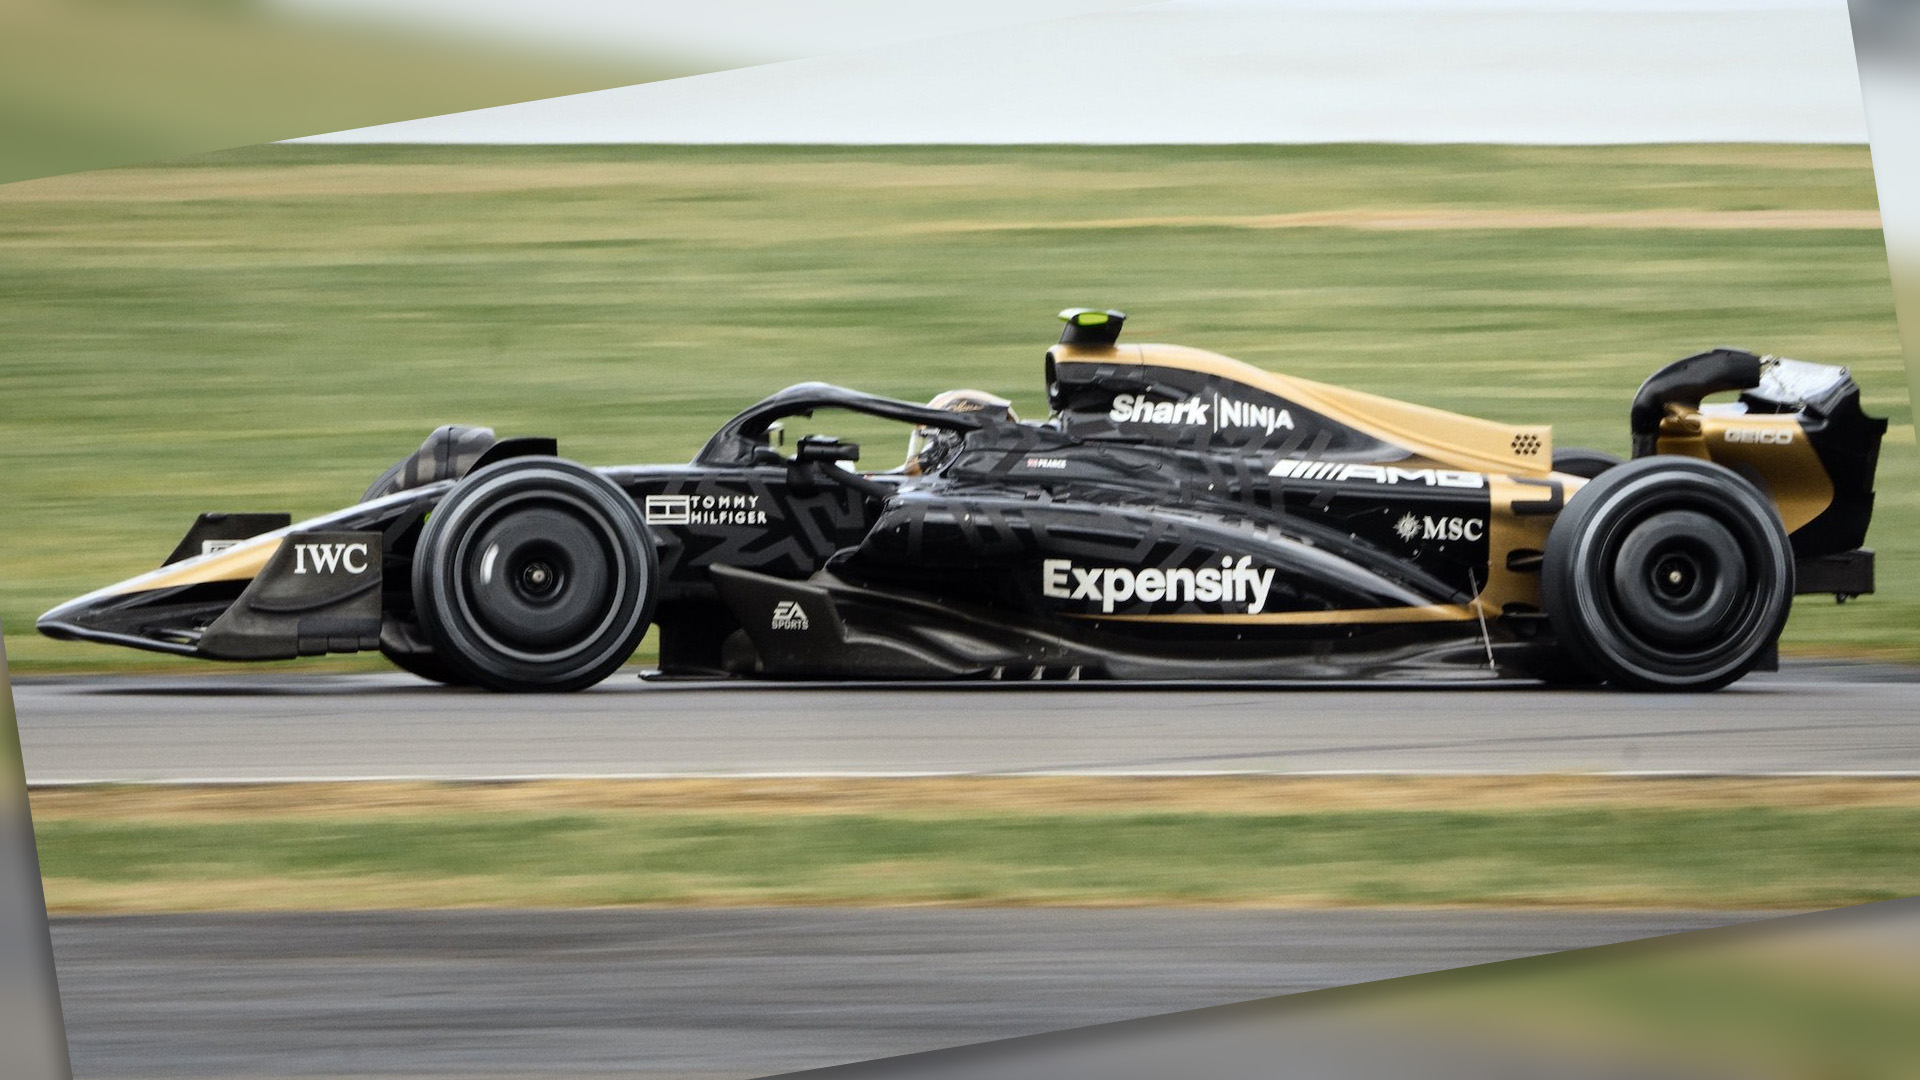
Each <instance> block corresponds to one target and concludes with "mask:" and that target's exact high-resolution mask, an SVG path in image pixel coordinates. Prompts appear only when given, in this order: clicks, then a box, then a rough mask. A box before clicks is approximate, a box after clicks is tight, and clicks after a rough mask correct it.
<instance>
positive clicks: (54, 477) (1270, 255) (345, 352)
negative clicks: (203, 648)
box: [0, 145, 1920, 672]
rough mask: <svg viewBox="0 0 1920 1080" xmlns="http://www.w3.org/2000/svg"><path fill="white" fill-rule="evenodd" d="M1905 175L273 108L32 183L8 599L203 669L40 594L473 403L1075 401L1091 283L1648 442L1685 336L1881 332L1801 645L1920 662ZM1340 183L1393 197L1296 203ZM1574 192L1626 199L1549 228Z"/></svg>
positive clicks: (610, 425)
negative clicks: (1870, 486) (1851, 539)
mask: <svg viewBox="0 0 1920 1080" xmlns="http://www.w3.org/2000/svg"><path fill="white" fill-rule="evenodd" d="M1874 207H1875V193H1874V186H1873V176H1872V171H1871V163H1870V160H1869V157H1868V153H1867V151H1866V149H1865V148H1864V147H1813V146H1730V145H1712V146H1652V147H1614V148H1605V147H1602V148H1529V147H1473V146H1448V147H1387V146H1337V147H1312V146H1306V147H1125V148H1099V147H1086V148H1073V147H1025V148H1022V147H998V148H994V147H965V148H939V147H893V148H834V147H788V148H760V147H709V148H684V147H639V146H635V147H605V148H599V147H565V148H554V147H520V148H477V147H445V148H411V147H351V146H275V147H256V148H250V149H245V150H239V151H231V152H225V153H222V154H218V155H213V156H208V157H202V158H196V159H190V160H185V161H181V162H177V163H173V164H168V165H160V166H151V167H139V168H126V169H117V170H110V171H103V172H96V173H89V174H84V175H78V176H70V177H60V178H53V179H47V180H39V181H33V182H29V183H21V184H13V185H9V186H7V187H4V188H0V295H4V296H6V298H7V303H6V304H5V305H4V307H3V308H0V339H3V340H5V341H6V347H5V352H4V359H0V428H3V429H4V430H5V431H6V432H7V434H8V437H7V439H6V440H5V445H4V446H0V500H4V505H5V506H6V507H7V512H6V514H5V516H4V518H0V626H4V627H5V628H6V629H8V630H9V631H11V632H12V634H13V636H12V638H11V639H10V641H9V644H10V652H11V655H12V659H13V662H14V665H15V669H16V670H17V671H28V672H33V671H41V672H44V671H50V670H74V669H81V668H86V669H98V668H103V667H110V666H115V665H130V664H140V665H158V666H163V667H164V666H169V665H172V664H174V663H175V662H174V661H172V660H171V659H169V658H164V657H151V656H146V655H143V654H136V653H131V652H121V651H115V650H107V649H101V648H97V647H89V646H84V645H71V644H62V643H56V642H51V641H47V640H44V639H41V638H38V637H36V636H32V635H31V633H30V630H29V628H30V627H31V625H32V620H33V619H34V618H35V617H36V616H37V615H38V614H39V613H40V612H41V611H43V610H45V609H46V608H48V607H50V606H52V605H53V604H54V603H56V602H58V601H60V600H63V599H65V598H67V597H70V596H73V595H76V594H78V593H80V592H83V591H86V590H89V589H92V588H96V587H98V586H100V585H104V584H107V583H109V582H112V581H115V580H118V579H120V578H123V577H126V576H128V575H130V574H133V573H136V572H138V571H141V570H143V569H146V568H148V567H150V566H151V565H153V564H154V563H156V562H157V561H158V559H159V558H160V557H161V556H162V555H164V554H165V553H166V552H167V551H168V550H169V549H170V548H171V546H172V545H173V543H174V542H175V541H176V540H177V539H178V536H179V534H180V533H181V532H182V531H184V529H185V528H186V526H187V524H188V523H190V522H191V520H192V518H193V515H194V514H196V513H198V512H200V511H203V510H242V509H263V510H287V511H290V512H292V513H294V514H295V516H296V518H298V517H301V516H305V515H308V514H313V513H318V512H322V511H325V510H329V509H332V508H335V507H337V506H340V505H343V504H345V503H347V502H350V501H352V500H353V499H354V498H355V497H357V495H358V494H359V492H360V491H361V490H362V488H363V487H364V486H365V485H366V484H367V482H368V481H370V480H371V478H372V477H373V476H374V475H376V474H377V473H378V472H379V471H380V470H381V469H382V468H384V467H385V466H386V465H387V464H389V463H390V462H392V461H393V460H395V459H397V458H399V457H400V456H402V455H404V454H406V453H407V452H409V451H410V450H411V449H412V448H413V447H414V446H416V445H417V444H418V442H419V440H420V439H421V438H422V437H424V436H425V434H426V433H427V432H428V431H429V430H430V429H431V428H433V427H434V426H436V425H438V424H441V423H448V422H462V423H484V424H488V425H491V426H494V427H496V428H497V429H498V430H500V431H501V433H502V434H553V435H557V436H559V438H560V440H561V448H562V452H563V453H565V454H567V455H569V456H572V457H575V458H578V459H579V460H582V461H585V462H587V463H590V464H617V463H633V462H652V461H663V462H673V461H683V460H686V459H687V458H688V457H689V456H690V455H691V454H692V453H693V452H694V450H695V449H697V448H698V446H699V445H700V443H701V442H702V441H703V440H704V439H705V437H706V436H707V435H708V434H709V433H711V431H712V430H713V429H714V428H715V427H716V426H718V424H719V423H720V422H721V421H722V420H724V419H725V418H726V417H728V416H729V415H731V414H732V413H733V412H735V411H737V410H738V409H739V408H740V407H742V406H744V405H745V404H747V403H749V402H750V401H751V400H753V399H755V398H756V397H758V396H760V395H762V394H764V393H766V392H769V391H771V390H774V389H777V388H779V387H781V386H784V385H787V384H790V383H793V382H797V381H801V380H804V379H824V380H828V381H833V382H839V383H843V384H847V385H851V386H856V387H860V388H864V389H869V390H873V391H877V392H880V393H886V394H894V395H898V396H902V397H907V398H920V399H924V398H926V397H928V396H930V395H932V394H933V393H934V392H936V391H939V390H942V389H946V388H950V387H953V386H959V385H976V386H980V387H982V388H984V389H987V390H992V391H995V392H999V393H1003V394H1006V395H1008V396H1009V397H1011V398H1013V399H1014V401H1015V402H1016V404H1017V405H1018V407H1019V408H1020V410H1021V411H1022V413H1023V414H1024V415H1029V416H1038V415H1042V414H1044V411H1045V409H1044V403H1043V400H1042V388H1041V385H1040V374H1041V373H1040V356H1041V353H1042V351H1043V350H1044V348H1045V346H1046V345H1047V344H1048V343H1050V342H1051V341H1052V340H1053V338H1054V336H1055V334H1056V324H1055V323H1054V322H1053V321H1052V318H1051V315H1052V313H1053V312H1054V311H1056V310H1058V309H1059V308H1061V307H1065V306H1069V305H1076V304H1089V305H1112V306H1117V307H1120V308H1122V309H1125V310H1127V311H1129V312H1131V313H1132V315H1133V320H1132V321H1131V322H1130V323H1129V326H1128V331H1127V337H1128V338H1129V339H1131V340H1135V341H1146V340H1159V341H1175V342H1180V343H1184V344H1190V345H1196V346H1200V347H1203V348H1208V349H1213V350H1216V351H1220V352H1224V353H1227V354H1229V355H1232V356H1236V357H1238V358H1240V359H1243V360H1246V361H1248V362H1250V363H1253V364H1256V365H1260V366H1264V367H1268V368H1272V369H1275V370H1281V371H1287V372H1291V373H1295V374H1299V375H1304V376H1307V377H1310V378H1315V379H1323V380H1328V381H1332V382H1338V383H1343V384H1347V385H1351V386H1355V387H1359V388H1362V389H1366V390H1372V391H1375V392H1380V393H1387V394H1392V395H1395V396H1399V397H1404V398H1407V399H1409V400H1413V401H1418V402H1422V403H1426V404H1430V405H1435V406H1439V407H1442V408H1448V409H1455V410H1459V411H1463V412H1468V413H1475V414H1479V415H1484V416H1488V417H1491V418H1494V419H1499V420H1505V421H1513V422H1542V421H1545V422H1551V423H1553V424H1554V425H1555V426H1556V439H1557V440H1558V443H1559V444H1560V445H1563V446H1565V445H1586V446H1595V447H1599V448H1602V449H1607V450H1612V451H1615V452H1622V451H1624V450H1625V448H1626V441H1627V439H1626V419H1625V418H1626V408H1627V404H1628V401H1629V399H1630V397H1631V395H1632V393H1633V390H1634V389H1635V387H1636V386H1637V385H1638V384H1639V382H1640V380H1641V379H1642V378H1644V377H1645V376H1646V375H1647V374H1648V373H1650V372H1651V371H1652V370H1654V368H1656V367H1658V366H1659V365H1661V364H1664V363H1666V362H1668V361H1670V360H1673V359H1676V358H1678V357H1680V356H1684V355H1687V354H1689V353H1691V352H1694V351H1697V350H1700V349H1704V348H1708V347H1711V346H1713V345H1717V344H1732V345H1740V346H1744V347H1748V348H1752V349H1754V350H1756V351H1761V352H1770V353H1780V354H1786V355H1792V356H1797V357H1800V358H1803V359H1808V360H1815V361H1821V362H1827V363H1839V364H1846V365H1848V366H1850V367H1852V368H1853V370H1854V372H1855V374H1856V377H1857V378H1858V379H1859V380H1860V382H1861V383H1862V384H1863V385H1864V386H1865V388H1866V399H1867V404H1868V407H1869V409H1870V410H1871V411H1873V412H1875V413H1877V414H1879V415H1885V416H1889V417H1891V418H1892V421H1893V424H1894V428H1893V431H1892V433H1891V434H1890V436H1889V440H1888V446H1887V449H1886V453H1885V454H1884V456H1883V460H1882V465H1881V473H1880V482H1879V491H1880V510H1879V513H1878V516H1877V517H1876V521H1875V525H1874V529H1873V533H1872V534H1871V536H1870V537H1869V542H1870V543H1872V544H1873V545H1874V546H1876V547H1878V548H1879V549H1880V551H1881V591H1880V593H1879V594H1878V595H1876V596H1873V597H1869V598H1866V599H1863V600H1860V601H1858V602H1857V603H1855V604H1850V605H1847V606H1846V607H1844V608H1841V609H1838V610H1836V609H1835V606H1834V605H1833V604H1832V603H1831V602H1823V601H1821V600H1820V599H1819V598H1814V597H1809V598H1803V600H1802V601H1801V603H1800V605H1799V606H1798V608H1797V610H1796V612H1795V615H1794V617H1793V620H1792V622H1791V624H1790V625H1789V627H1788V631H1787V638H1786V646H1787V649H1788V651H1790V652H1798V653H1822V654H1843V655H1860V656H1876V657H1882V658H1894V659H1905V660H1916V659H1920V643H1916V640H1915V638H1914V636H1913V633H1912V628H1913V627H1914V626H1915V625H1916V624H1920V571H1917V570H1916V566H1917V565H1920V564H1916V561H1915V555H1916V554H1920V539H1917V538H1916V536H1917V531H1916V528H1915V526H1916V525H1920V485H1917V484H1916V483H1915V480H1916V477H1920V459H1916V456H1915V451H1914V446H1913V441H1914V436H1913V419H1912V413H1911V410H1910V408H1909V405H1908V400H1907V393H1906V387H1905V380H1904V377H1903V373H1902V371H1901V366H1900V354H1899V342H1898V336H1897V332H1896V328H1895V324H1894V317H1893V307H1892V298H1891V292H1890V287H1889V284H1888V271H1887V262H1886V254H1885V249H1884V246H1883V243H1882V240H1881V235H1880V233H1879V231H1878V229H1877V228H1875V227H1873V226H1872V211H1873V209H1874ZM1314 211H1330V212H1362V216H1361V217H1358V218H1353V219H1350V220H1348V221H1347V224H1345V225H1338V226H1334V227H1324V226H1322V227H1284V228H1274V227H1266V226H1269V225H1271V224H1273V223H1272V222H1265V221H1262V220H1261V218H1262V216H1265V215H1284V214H1300V213H1306V212H1314ZM1367 211H1386V212H1393V213H1402V212H1404V213H1407V214H1410V215H1411V216H1412V217H1413V218H1414V219H1415V220H1413V221H1411V222H1401V223H1400V224H1399V225H1395V224H1394V223H1393V222H1391V221H1380V220H1376V219H1374V218H1367V217H1365V216H1364V212H1367ZM1560 211H1577V212H1591V213H1613V212H1626V213H1625V215H1624V216H1621V217H1614V218H1607V219H1591V220H1589V221H1588V222H1586V223H1585V224H1584V225H1583V226H1582V227H1564V223H1563V226H1562V227H1540V226H1542V225H1543V224H1550V223H1551V222H1552V220H1553V219H1550V218H1547V217H1544V216H1543V215H1547V214H1551V213H1555V212H1560ZM1753 211H1763V212H1768V213H1765V214H1761V215H1758V216H1756V215H1753V214H1752V213H1751V212H1753ZM1836 211H1838V212H1840V213H1839V214H1838V215H1836V214H1835V213H1833V212H1836ZM1635 214H1640V215H1642V216H1640V217H1635V216H1634V215H1635ZM1649 214H1650V215H1652V216H1646V215H1649ZM1836 222H1838V223H1839V224H1840V225H1842V226H1844V227H1834V226H1835V223H1836ZM1755 226H1764V227H1755ZM902 449H903V447H897V446H882V447H878V448H870V449H869V452H868V458H867V460H868V462H869V463H871V464H874V465H875V466H876V467H885V466H887V465H890V464H892V460H891V458H892V455H893V454H895V453H898V452H900V451H901V450H902ZM347 663H353V661H347Z"/></svg>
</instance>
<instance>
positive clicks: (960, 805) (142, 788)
mask: <svg viewBox="0 0 1920 1080" xmlns="http://www.w3.org/2000/svg"><path fill="white" fill-rule="evenodd" d="M32 804H33V813H34V817H35V819H36V820H40V821H56V820H77V819H102V820H106V819H112V820H161V819H183V818H186V819H197V820H239V819H257V818H262V817H274V818H284V817H326V816H339V817H356V818H364V817H378V816H415V815H423V814H435V815H438V814H464V813H512V814H520V813H525V814H534V813H552V812H564V811H591V810H614V811H657V812H660V813H694V814H706V813H727V814H754V813H764V814H777V815H794V814H904V815H911V814H915V813H925V814H940V815H945V814H952V813H978V812H994V813H1009V814H1075V813H1086V814H1110V813H1115V812H1139V811H1158V812H1169V813H1214V814H1285V813H1317V812H1330V811H1351V810H1467V811H1473V810H1488V811H1490V810H1519V809H1528V808H1536V807H1537V808H1549V807H1551V808H1567V807H1584V806H1592V807H1648V808H1654V807H1659V808H1696V809H1708V808H1738V807H1771V808H1779V809H1795V810H1819V809H1836V810H1838V809H1854V808H1861V807H1912V806H1920V779H1907V778H1886V779H1876V778H1826V777H1804V778H1802V777H1779V778H1773V777H1764V778H1748V777H1672V778H1641V777H1595V776H1513V777H1500V776H1460V777H1430V776H1305V777H1289V776H1245V777H1166V778H1155V777H933V778H907V779H841V778H820V779H805V778H799V779H744V780H732V779H714V780H531V781H515V782H505V783H429V782H411V781H393V782H388V781H374V782H351V783H324V782H317V783H297V784H223V785H86V786H73V787H55V788H39V789H36V790H34V791H33V792H32Z"/></svg>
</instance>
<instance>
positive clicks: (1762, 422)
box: [1656, 406, 1833, 532]
mask: <svg viewBox="0 0 1920 1080" xmlns="http://www.w3.org/2000/svg"><path fill="white" fill-rule="evenodd" d="M1656 449H1657V450H1658V451H1659V452H1660V453H1662V454H1679V455H1682V456H1685V457H1695V458H1702V459H1705V460H1707V461H1712V462H1715V463H1717V464H1720V465H1725V466H1726V467H1727V468H1729V469H1732V470H1733V471H1735V472H1737V473H1740V474H1741V475H1743V476H1745V477H1746V478H1747V479H1749V480H1752V481H1755V482H1756V483H1757V484H1758V485H1759V487H1760V490H1762V491H1764V492H1766V493H1767V494H1768V495H1769V496H1771V497H1772V498H1773V504H1774V506H1776V507H1778V508H1779V510H1780V520H1781V522H1782V523H1783V524H1785V525H1786V527H1787V531H1788V532H1792V531H1794V530H1795V529H1798V528H1799V527H1800V526H1802V525H1805V524H1806V523H1807V522H1809V521H1812V520H1813V519H1814V518H1816V517H1819V516H1820V514H1821V513H1822V512H1823V511H1825V510H1826V508H1827V507H1828V506H1830V505H1832V503H1833V481H1832V480H1831V479H1829V478H1828V476H1827V470H1826V466H1824V465H1822V464H1821V463H1820V455H1819V454H1818V453H1816V452H1815V451H1814V449H1813V444H1812V443H1810V442H1808V441H1807V434H1806V432H1804V431H1802V430H1801V429H1800V421H1799V420H1798V419H1796V418H1795V417H1793V416H1791V415H1786V416H1770V415H1765V414H1762V415H1740V416H1730V415H1724V414H1717V413H1702V412H1698V411H1695V410H1692V409H1687V408H1684V407H1681V406H1672V407H1671V412H1670V413H1669V415H1668V416H1667V417H1666V418H1665V419H1663V420H1661V421H1660V437H1659V441H1658V443H1656Z"/></svg>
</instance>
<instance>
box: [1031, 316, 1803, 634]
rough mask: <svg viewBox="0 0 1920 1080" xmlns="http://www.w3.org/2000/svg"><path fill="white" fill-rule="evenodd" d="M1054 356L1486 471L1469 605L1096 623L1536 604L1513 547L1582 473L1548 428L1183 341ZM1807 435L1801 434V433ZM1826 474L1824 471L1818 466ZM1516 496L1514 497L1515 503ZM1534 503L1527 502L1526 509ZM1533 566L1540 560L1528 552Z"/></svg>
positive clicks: (1486, 611) (1375, 618)
mask: <svg viewBox="0 0 1920 1080" xmlns="http://www.w3.org/2000/svg"><path fill="white" fill-rule="evenodd" d="M1048 355H1049V356H1051V357H1052V358H1053V359H1055V360H1056V361H1058V362H1061V363H1093V364H1114V365H1119V364H1138V365H1140V366H1143V367H1164V368H1175V369H1178V370H1183V371H1194V372H1199V373H1202V374H1206V375H1213V376H1217V377H1219V378H1223V379H1229V380H1232V381H1233V382H1236V383H1240V384H1243V385H1246V386H1251V387H1253V388H1255V389H1258V390H1264V391H1266V392H1267V393H1269V394H1272V395H1274V396H1275V397H1278V398H1281V399H1283V400H1286V401H1290V402H1294V403H1295V404H1298V405H1299V406H1301V407H1302V408H1305V409H1311V410H1312V411H1314V412H1316V413H1319V414H1320V415H1322V416H1325V417H1327V418H1328V419H1330V420H1334V421H1336V422H1338V423H1341V424H1345V425H1346V426H1348V427H1350V428H1353V429H1354V430H1356V431H1360V432H1363V433H1365V434H1367V435H1370V436H1372V437H1373V438H1376V439H1379V440H1380V441H1382V442H1385V443H1389V444H1392V445H1394V446H1399V447H1403V448H1405V449H1407V450H1409V451H1411V452H1412V453H1413V454H1414V455H1415V460H1413V461H1410V462H1408V464H1409V465H1410V466H1418V465H1428V466H1439V467H1443V468H1453V469H1461V470H1464V471H1469V472H1477V473H1481V474H1483V475H1485V476H1486V478H1487V487H1488V504H1489V505H1488V512H1487V580H1486V581H1483V582H1480V583H1479V585H1480V590H1479V593H1478V595H1476V596H1475V597H1474V599H1473V600H1472V601H1471V602H1469V603H1466V604H1429V605H1423V606H1419V607H1393V608H1366V609H1356V610H1348V611H1283V612H1265V613H1262V614H1258V615H1231V614H1220V615H1210V614H1185V615H1106V614H1102V615H1097V616H1091V615H1090V616H1084V617H1086V618H1095V619H1098V620H1099V621H1102V622H1155V623H1217V624H1249V625H1252V624H1265V625H1331V624H1355V625H1358V624H1371V623H1383V624H1384V623H1432V622H1471V621H1474V620H1477V619H1483V618H1494V617H1497V616H1499V615H1501V614H1502V613H1504V612H1505V611H1506V610H1507V608H1508V605H1520V606H1522V607H1525V608H1534V609H1537V608H1538V607H1539V604H1540V575H1539V573H1538V572H1537V570H1532V569H1523V570H1513V569H1509V568H1508V564H1509V560H1510V559H1511V558H1513V557H1514V556H1515V555H1519V556H1522V557H1525V556H1528V555H1538V554H1539V553H1541V552H1543V551H1545V550H1546V544H1547V532H1548V530H1549V529H1551V528H1552V527H1553V521H1554V518H1555V516H1556V515H1557V513H1558V511H1559V509H1560V508H1561V507H1562V506H1564V505H1566V500H1567V499H1569V498H1571V497H1572V496H1573V493H1574V492H1575V491H1578V490H1579V489H1580V487H1581V485H1583V484H1585V483H1586V481H1585V480H1583V479H1581V478H1580V477H1577V476H1570V475H1567V474H1564V473H1556V472H1554V471H1553V466H1552V462H1553V428H1552V427H1551V426H1550V425H1540V424H1501V423H1496V422H1494V421H1491V420H1482V419H1480V418H1478V417H1472V416H1462V415H1460V414H1459V413H1451V412H1446V411H1445V410H1442V409H1435V408H1430V407H1428V406H1425V405H1413V404H1409V403H1407V402H1404V401H1396V400H1394V399H1392V398H1385V397H1380V396H1379V395H1376V394H1368V393H1363V392H1361V391H1358V390H1349V389H1346V388H1345V387H1339V386H1332V385H1329V384H1327V383H1320V382H1314V381H1312V380H1310V379H1302V378H1298V377H1296V376H1292V375H1279V374H1275V373H1273V372H1270V371H1263V370H1261V369H1260V368H1256V367H1253V366H1252V365H1250V364H1246V363H1242V362H1241V361H1239V360H1234V359H1232V358H1230V357H1226V356H1221V355H1219V354H1218V353H1211V352H1207V351H1205V350H1203V349H1192V348H1187V347H1185V346H1180V345H1151V344H1141V345H1119V346H1113V347H1109V348H1087V347H1084V346H1073V345H1056V346H1054V348H1053V350H1052V351H1051V352H1050V353H1049V354H1048ZM1801 441H1802V443H1803V444H1804V442H1805V440H1804V439H1802V440H1801ZM1823 476H1824V474H1823ZM1516 504H1521V505H1520V507H1518V508H1517V507H1516ZM1526 504H1531V507H1532V509H1531V511H1529V510H1528V509H1527V508H1526ZM1535 565H1537V560H1535Z"/></svg>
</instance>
